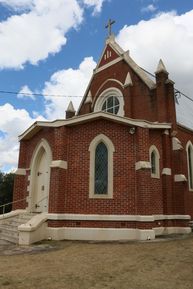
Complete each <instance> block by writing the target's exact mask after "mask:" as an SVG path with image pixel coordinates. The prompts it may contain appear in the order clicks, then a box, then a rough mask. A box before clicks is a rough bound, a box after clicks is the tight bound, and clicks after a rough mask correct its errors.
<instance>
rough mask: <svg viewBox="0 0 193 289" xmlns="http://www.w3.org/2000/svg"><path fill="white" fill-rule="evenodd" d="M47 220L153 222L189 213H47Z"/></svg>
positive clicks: (172, 218) (186, 217) (188, 217)
mask: <svg viewBox="0 0 193 289" xmlns="http://www.w3.org/2000/svg"><path fill="white" fill-rule="evenodd" d="M47 219H48V220H54V221H60V220H77V221H78V220H79V221H129V222H130V221H136V222H154V221H157V220H190V219H191V217H190V216H189V215H149V216H142V215H83V214H47Z"/></svg>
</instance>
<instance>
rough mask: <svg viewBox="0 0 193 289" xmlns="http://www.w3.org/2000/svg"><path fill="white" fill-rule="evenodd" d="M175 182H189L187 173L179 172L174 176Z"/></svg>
mask: <svg viewBox="0 0 193 289" xmlns="http://www.w3.org/2000/svg"><path fill="white" fill-rule="evenodd" d="M174 181H175V182H187V178H186V176H185V175H182V174H179V175H175V176H174Z"/></svg>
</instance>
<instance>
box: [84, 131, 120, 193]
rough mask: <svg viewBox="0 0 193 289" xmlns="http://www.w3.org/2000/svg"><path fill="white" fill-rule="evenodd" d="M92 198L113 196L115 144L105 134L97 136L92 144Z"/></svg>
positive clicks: (90, 191)
mask: <svg viewBox="0 0 193 289" xmlns="http://www.w3.org/2000/svg"><path fill="white" fill-rule="evenodd" d="M89 151H90V188H89V197H90V198H112V197H113V152H114V145H113V143H112V142H111V140H110V139H109V138H108V137H106V136H105V135H103V134H101V135H98V136H96V137H95V138H94V139H93V141H92V142H91V144H90V147H89Z"/></svg>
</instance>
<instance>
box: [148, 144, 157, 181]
mask: <svg viewBox="0 0 193 289" xmlns="http://www.w3.org/2000/svg"><path fill="white" fill-rule="evenodd" d="M149 157H150V164H151V177H152V178H157V179H159V178H160V154H159V151H158V149H157V148H156V146H154V145H152V146H151V147H150V149H149Z"/></svg>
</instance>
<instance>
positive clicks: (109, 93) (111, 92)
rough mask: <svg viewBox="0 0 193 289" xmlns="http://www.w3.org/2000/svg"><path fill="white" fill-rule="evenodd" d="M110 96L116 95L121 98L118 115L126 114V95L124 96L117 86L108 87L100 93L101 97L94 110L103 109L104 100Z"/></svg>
mask: <svg viewBox="0 0 193 289" xmlns="http://www.w3.org/2000/svg"><path fill="white" fill-rule="evenodd" d="M110 96H115V97H117V99H118V100H119V110H118V112H117V114H116V115H119V116H124V97H123V94H122V92H121V91H120V90H119V89H118V88H116V87H112V88H107V89H106V90H104V91H103V92H102V93H101V94H100V95H99V97H98V99H97V101H96V103H95V107H94V111H96V112H97V111H102V107H103V104H104V102H105V101H106V100H107V98H109V97H110Z"/></svg>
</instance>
